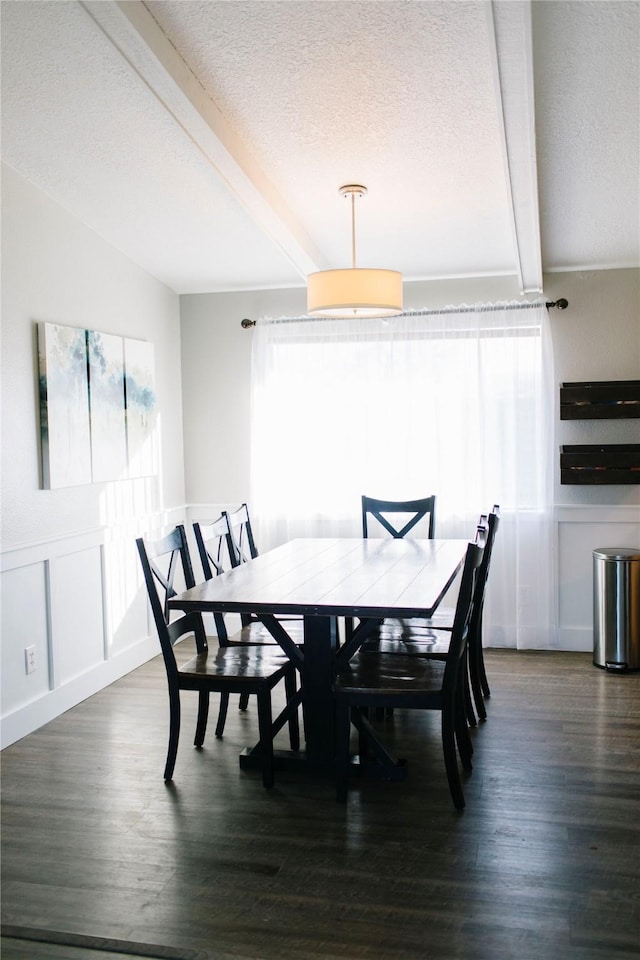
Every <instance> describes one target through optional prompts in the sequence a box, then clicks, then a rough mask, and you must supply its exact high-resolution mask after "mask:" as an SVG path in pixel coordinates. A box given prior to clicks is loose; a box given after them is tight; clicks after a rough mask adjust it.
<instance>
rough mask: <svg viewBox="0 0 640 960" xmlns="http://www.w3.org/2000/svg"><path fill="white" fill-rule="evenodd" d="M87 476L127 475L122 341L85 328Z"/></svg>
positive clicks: (96, 478) (114, 477)
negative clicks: (88, 425) (88, 427)
mask: <svg viewBox="0 0 640 960" xmlns="http://www.w3.org/2000/svg"><path fill="white" fill-rule="evenodd" d="M87 357H88V363H89V407H90V416H91V476H92V480H93V482H94V483H100V482H102V481H104V480H122V479H123V478H125V477H126V476H127V436H126V432H125V410H124V340H123V338H122V337H116V336H114V335H113V334H110V333H98V332H97V331H96V330H88V331H87Z"/></svg>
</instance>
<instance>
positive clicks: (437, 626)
mask: <svg viewBox="0 0 640 960" xmlns="http://www.w3.org/2000/svg"><path fill="white" fill-rule="evenodd" d="M480 525H481V526H485V527H486V531H487V533H486V544H485V548H484V553H483V556H482V563H481V565H480V569H479V571H478V576H477V577H476V584H475V594H476V595H475V596H474V606H473V615H472V617H471V621H470V624H469V642H468V683H467V682H466V680H467V674H465V706H466V713H467V719H468V720H469V722H470V723H471V724H472V725H474V724H475V714H474V706H475V713H477V715H478V717H480V719H481V720H486V718H487V711H486V709H485V705H484V698H485V697H488V696H490V689H489V684H488V682H487V675H486V670H485V664H484V654H483V645H482V617H483V611H484V600H485V591H486V586H487V580H488V577H489V568H490V565H491V557H492V553H493V545H494V541H495V537H496V534H497V532H498V527H499V525H500V507H499V506H498V505H497V504H496V505H494V507H493V509H492V511H491V513H489V514H488V515H484V516H482V517H481V518H480ZM454 619H455V609H452V608H450V607H447V608H443V609H438V610H436V612H435V615H434V616H433V617H431V618H430V619H428V620H424V619H419V618H412V619H393V618H390V619H387V620H385V621H384V622H383V623H382V624H381V625H380V627H379V628H378V630H376V631H375V632H374V634H373V635H372V636H370V637H369V639H368V640H367V641H366V643H365V646H366V647H367V649H369V650H377V651H378V652H379V653H385V654H393V653H400V654H413V655H415V656H421V657H428V658H432V659H436V660H446V658H447V656H448V655H449V645H450V642H451V631H452V629H453V623H454ZM469 689H470V690H471V693H472V695H473V703H472V702H471V701H470V699H469Z"/></svg>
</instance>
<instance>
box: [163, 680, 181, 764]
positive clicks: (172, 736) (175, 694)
mask: <svg viewBox="0 0 640 960" xmlns="http://www.w3.org/2000/svg"><path fill="white" fill-rule="evenodd" d="M179 737H180V691H179V690H178V688H177V687H175V688H169V747H168V750H167V762H166V763H165V766H164V779H165V780H172V779H173V769H174V767H175V765H176V756H177V755H178V739H179Z"/></svg>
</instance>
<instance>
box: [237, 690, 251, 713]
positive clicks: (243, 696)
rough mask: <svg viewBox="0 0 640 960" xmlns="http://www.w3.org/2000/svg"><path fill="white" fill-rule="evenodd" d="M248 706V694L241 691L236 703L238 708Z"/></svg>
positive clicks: (241, 708)
mask: <svg viewBox="0 0 640 960" xmlns="http://www.w3.org/2000/svg"><path fill="white" fill-rule="evenodd" d="M248 706H249V694H248V693H241V694H240V703H239V704H238V710H246V709H247V707H248Z"/></svg>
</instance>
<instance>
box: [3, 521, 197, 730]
mask: <svg viewBox="0 0 640 960" xmlns="http://www.w3.org/2000/svg"><path fill="white" fill-rule="evenodd" d="M186 513H187V508H186V506H185V505H184V504H180V505H177V506H175V507H170V508H166V509H164V510H160V511H158V512H156V513H153V514H151V513H149V514H143V515H140V516H136V517H135V518H134V519H130V520H129V519H127V520H126V521H124V522H121V523H119V524H116V525H109V526H105V527H103V526H97V527H94V528H92V529H90V530H83V531H78V532H74V533H71V534H67V535H65V536H61V537H50V538H46V539H43V540H40V541H35V542H31V543H26V544H22V545H20V546H17V547H14V548H12V549H10V550H6V551H4V552H3V553H2V555H1V556H0V561H1V565H0V587H1V590H2V665H3V670H2V710H3V718H2V734H1V738H0V739H1V745H2V747H5V746H8V745H9V744H10V743H13V742H14V741H15V740H17V739H19V738H20V737H23V736H25V735H26V734H28V733H30V732H32V731H33V730H36V729H37V728H38V727H39V726H41V725H42V724H43V723H47V722H48V721H49V720H51V719H53V718H54V717H56V716H57V715H58V714H59V713H61V712H63V711H64V710H68V709H69V708H70V707H72V706H74V705H75V704H76V703H79V702H80V701H81V700H84V699H85V698H86V697H89V696H91V695H92V694H93V693H96V691H98V690H100V689H102V687H104V686H106V685H107V684H109V683H112V682H113V681H114V680H116V679H118V677H121V676H124V675H125V674H126V673H128V672H129V671H130V670H132V669H134V668H135V667H137V666H140V664H142V663H144V662H145V661H146V660H148V659H149V658H150V657H153V656H155V655H156V654H157V653H158V643H157V639H156V637H155V633H154V631H153V629H152V625H151V624H150V622H149V617H148V609H147V608H148V604H147V597H146V592H145V589H144V584H143V580H142V572H141V570H140V564H139V561H138V556H137V552H136V549H135V537H136V536H139V535H140V534H141V533H145V532H151V531H161V530H164V529H167V528H170V527H172V526H173V525H175V524H176V523H182V522H184V521H185V517H186ZM30 646H34V647H35V652H36V663H37V667H36V670H35V671H34V672H33V673H30V674H27V673H26V669H25V648H26V647H30Z"/></svg>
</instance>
